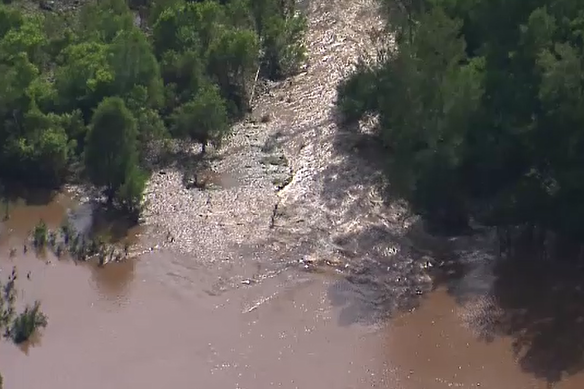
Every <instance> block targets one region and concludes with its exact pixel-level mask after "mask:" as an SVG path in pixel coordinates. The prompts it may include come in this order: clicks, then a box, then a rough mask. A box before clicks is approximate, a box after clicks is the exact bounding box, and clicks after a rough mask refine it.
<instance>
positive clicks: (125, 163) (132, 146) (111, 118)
mask: <svg viewBox="0 0 584 389" xmlns="http://www.w3.org/2000/svg"><path fill="white" fill-rule="evenodd" d="M137 136H138V132H137V125H136V119H135V118H134V116H133V115H132V113H131V112H130V110H129V109H128V108H127V107H126V104H125V103H124V101H123V100H122V99H121V98H119V97H108V98H105V99H104V100H103V101H102V102H101V103H100V104H99V105H98V107H97V109H96V110H95V113H94V115H93V119H92V121H91V125H90V127H89V131H88V133H87V141H86V148H85V167H86V170H87V174H88V176H89V178H90V180H91V182H92V183H93V184H95V185H96V186H98V187H105V191H104V193H105V195H106V196H107V199H108V202H110V203H111V202H112V201H113V200H114V197H115V195H116V193H117V192H118V190H119V189H120V188H121V187H122V186H123V185H124V183H126V181H127V180H128V179H129V178H130V176H131V175H132V174H133V173H134V172H135V170H133V167H134V166H136V164H137V147H136V146H137V144H136V143H137V141H136V140H137Z"/></svg>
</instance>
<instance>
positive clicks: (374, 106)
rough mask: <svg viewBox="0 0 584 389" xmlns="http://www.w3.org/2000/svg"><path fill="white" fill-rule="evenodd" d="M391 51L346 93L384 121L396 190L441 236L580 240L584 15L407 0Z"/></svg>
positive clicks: (569, 4) (342, 93)
mask: <svg viewBox="0 0 584 389" xmlns="http://www.w3.org/2000/svg"><path fill="white" fill-rule="evenodd" d="M384 3H385V4H386V5H387V7H386V8H387V10H388V15H389V17H388V20H389V25H390V26H391V34H392V35H393V36H394V37H395V45H393V46H389V47H387V48H385V50H382V54H383V55H382V56H380V57H379V58H378V60H376V61H373V62H363V63H361V64H360V66H358V68H357V70H356V71H355V72H354V73H353V74H352V75H351V76H350V77H349V78H347V79H346V80H344V81H343V82H342V83H341V85H339V99H338V105H339V108H340V110H341V112H342V113H343V114H344V117H345V119H346V120H347V121H355V120H359V119H360V118H362V117H363V116H364V115H366V114H374V115H378V117H379V123H380V125H379V140H380V142H381V143H382V144H383V145H384V146H385V147H386V148H387V161H388V166H389V171H390V172H391V173H392V179H394V180H395V181H396V182H399V187H400V188H401V190H402V195H403V196H404V197H406V198H407V199H408V200H410V201H411V203H412V205H413V207H414V209H415V210H416V211H418V212H419V213H421V214H422V215H424V216H426V217H427V219H429V220H433V221H436V222H437V223H439V224H440V225H451V226H464V225H465V224H466V223H467V222H468V220H469V219H471V218H472V219H475V220H478V221H480V222H482V223H485V224H488V225H498V226H500V225H530V226H541V227H543V228H544V229H546V230H552V231H555V232H557V233H559V234H561V235H563V236H569V237H572V238H575V239H578V240H582V239H583V238H584V227H582V226H583V224H582V223H581V222H580V221H581V220H582V218H584V196H583V195H584V159H583V156H584V114H583V113H584V110H583V109H582V108H584V106H583V104H584V94H583V93H584V88H583V86H584V83H583V81H584V40H583V37H584V3H582V2H581V1H575V0H560V1H556V0H554V1H551V0H532V1H503V0H501V1H493V0H400V1H397V2H390V1H386V2H384Z"/></svg>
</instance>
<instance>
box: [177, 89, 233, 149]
mask: <svg viewBox="0 0 584 389" xmlns="http://www.w3.org/2000/svg"><path fill="white" fill-rule="evenodd" d="M228 130H229V122H228V119H227V109H226V107H225V103H224V101H223V99H222V98H221V96H220V95H219V91H218V88H215V87H208V88H206V89H204V90H202V91H201V93H199V94H198V95H197V96H196V97H195V98H194V99H192V100H191V101H189V102H187V103H185V104H183V105H182V106H180V107H179V108H177V109H176V110H175V112H174V114H173V115H172V132H173V133H174V134H175V136H177V137H189V138H191V139H193V140H196V141H199V142H201V143H202V144H203V147H204V146H205V144H206V143H207V142H209V141H210V142H212V143H214V145H215V146H219V145H220V142H221V139H222V138H223V137H224V136H225V134H226V133H227V131H228Z"/></svg>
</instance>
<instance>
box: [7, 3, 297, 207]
mask: <svg viewBox="0 0 584 389" xmlns="http://www.w3.org/2000/svg"><path fill="white" fill-rule="evenodd" d="M23 1H24V0H23ZM18 3H19V2H18V1H15V2H12V3H11V4H10V5H2V4H0V72H1V73H2V79H1V80H0V167H1V168H0V179H2V180H6V181H10V180H12V181H14V180H17V181H21V182H22V181H24V183H25V184H28V185H43V186H51V187H56V186H59V185H61V184H62V183H63V182H64V181H65V180H66V179H67V177H68V176H69V175H70V173H71V172H72V171H73V170H74V171H79V169H76V167H78V166H81V167H84V169H82V171H83V172H84V173H86V174H85V175H86V176H87V178H89V179H90V180H91V182H93V183H94V184H95V185H96V186H98V187H103V188H104V193H105V194H106V196H107V199H108V200H109V202H110V203H112V204H115V205H116V206H119V207H121V208H123V209H125V210H127V211H130V212H135V211H137V210H138V209H139V205H140V200H141V195H142V191H143V189H144V185H145V182H146V175H145V173H144V171H143V170H144V169H143V167H142V166H141V163H140V162H141V160H142V157H143V156H144V155H143V152H144V150H146V146H148V144H149V142H151V141H152V140H154V139H159V138H161V137H165V136H173V137H187V138H191V139H194V140H197V141H200V142H201V143H203V144H204V145H205V144H206V143H207V142H210V143H212V144H215V145H219V144H220V141H221V139H222V138H224V136H225V135H226V134H227V132H228V130H229V128H230V123H231V122H233V121H234V120H237V119H238V118H240V117H241V116H242V115H243V114H244V113H245V112H246V111H247V109H248V104H249V101H248V100H249V93H250V90H251V86H252V85H253V83H254V80H255V77H256V74H257V72H258V69H259V70H260V73H261V74H262V75H263V76H264V77H270V78H278V77H285V76H286V75H288V74H290V73H291V72H293V71H294V70H295V69H296V67H297V65H298V64H299V61H301V60H302V58H303V46H302V34H303V31H304V29H305V20H304V18H303V17H302V16H300V15H299V14H297V13H296V11H295V5H294V2H293V1H289V0H288V1H287V0H284V1H282V0H253V1H252V0H221V1H220V0H215V1H214V0H207V1H184V0H161V1H156V2H144V1H133V2H130V3H129V4H128V3H126V2H125V0H100V1H98V2H89V3H86V4H85V5H84V6H82V7H81V9H79V10H70V11H67V10H65V11H63V12H59V13H56V12H55V13H53V12H30V11H29V12H24V11H21V10H20V9H23V8H26V7H19V4H18ZM131 8H133V9H136V10H138V9H139V10H140V13H139V14H140V15H141V16H142V23H136V13H134V12H133V11H132V10H131ZM73 168H75V169H73Z"/></svg>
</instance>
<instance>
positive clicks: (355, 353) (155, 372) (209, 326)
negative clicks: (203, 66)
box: [0, 0, 584, 389]
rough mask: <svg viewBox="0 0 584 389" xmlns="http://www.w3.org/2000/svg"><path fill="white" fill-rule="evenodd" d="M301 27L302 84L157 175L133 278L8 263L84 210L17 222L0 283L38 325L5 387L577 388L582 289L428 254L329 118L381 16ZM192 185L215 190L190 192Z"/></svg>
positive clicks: (351, 3) (62, 202)
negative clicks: (42, 229) (189, 180)
mask: <svg viewBox="0 0 584 389" xmlns="http://www.w3.org/2000/svg"><path fill="white" fill-rule="evenodd" d="M306 9H307V12H308V16H309V31H308V36H307V48H308V58H309V59H308V63H307V65H306V67H305V69H304V70H303V72H302V73H301V74H299V75H297V76H295V77H293V78H291V79H290V80H287V81H284V82H282V83H279V84H273V85H269V86H268V88H267V89H266V90H265V91H264V93H260V94H259V96H258V98H257V99H256V102H255V106H254V113H253V117H252V119H251V120H248V121H246V122H243V123H240V124H238V125H237V126H236V127H235V129H234V132H233V136H232V138H231V139H230V140H229V141H228V142H226V144H225V145H224V147H223V148H221V149H220V150H211V152H210V153H209V156H208V157H207V158H208V159H206V160H205V163H203V164H201V163H200V161H199V160H198V149H196V148H194V149H192V150H190V149H188V148H183V149H180V150H177V151H179V152H180V154H181V155H180V163H175V164H161V165H160V166H159V167H158V168H157V170H156V172H155V174H154V175H153V176H152V178H151V180H150V182H149V185H148V188H147V190H146V195H145V200H146V209H145V212H144V220H143V224H142V225H141V226H139V227H137V228H133V229H130V230H128V229H127V228H123V226H122V227H121V228H120V229H119V233H120V235H121V236H124V237H126V239H129V240H130V241H131V242H132V244H133V250H134V254H135V255H131V256H130V258H129V259H128V260H127V261H123V262H121V263H111V264H108V265H107V266H106V267H103V268H99V267H98V266H96V264H95V263H80V262H76V261H71V260H68V259H66V258H63V259H61V260H58V259H56V258H54V257H50V256H49V257H47V258H44V259H42V260H39V259H38V258H36V257H35V256H34V255H32V253H28V254H26V255H25V254H23V253H21V252H20V251H19V253H18V254H17V255H16V256H14V257H12V258H10V257H9V256H8V250H9V248H10V247H13V246H15V245H19V244H21V242H22V240H23V239H24V238H25V237H26V236H27V234H28V233H29V231H30V230H31V228H32V227H33V226H34V225H35V224H36V223H37V222H38V220H39V218H43V220H45V221H46V222H47V224H48V225H49V226H52V227H55V226H58V225H59V223H61V221H62V220H63V217H64V215H66V214H67V213H68V212H69V213H71V212H73V214H75V215H78V216H77V217H76V219H75V223H77V225H79V226H88V225H91V224H92V220H93V216H92V214H91V212H86V211H84V209H85V208H84V207H87V204H89V203H88V200H89V198H85V199H82V201H81V205H79V203H77V202H76V201H72V200H71V198H69V197H68V196H65V195H59V196H57V197H56V198H54V199H53V200H52V202H51V203H50V204H49V205H38V206H34V205H27V206H17V207H15V208H14V209H13V214H12V215H13V217H12V218H11V219H10V221H9V223H7V224H6V227H7V228H8V230H10V233H9V234H6V235H4V234H3V235H1V236H0V237H1V239H0V250H1V251H0V252H1V253H2V254H1V255H0V269H2V272H0V275H2V274H5V270H7V269H11V268H12V266H13V265H16V266H18V268H19V271H20V272H21V274H27V273H28V272H30V274H31V280H26V282H25V283H24V284H25V285H24V286H23V290H22V291H21V298H22V299H23V301H28V300H34V299H36V298H40V299H42V302H43V310H44V311H45V312H46V313H47V315H48V318H49V325H48V327H47V328H46V329H45V330H44V331H42V333H40V334H39V335H40V336H39V337H38V338H36V339H35V340H34V341H33V342H32V343H30V344H28V347H25V348H23V349H19V348H17V347H15V346H14V345H12V344H10V343H8V342H0V370H1V371H2V374H3V376H4V385H5V388H10V389H20V388H36V387H41V386H42V387H44V388H59V389H63V388H78V387H84V388H87V389H92V388H103V387H108V388H127V389H131V388H150V387H158V386H162V385H164V386H171V387H175V388H183V387H204V388H209V389H213V388H218V389H219V388H221V389H224V388H229V387H231V388H242V389H243V388H262V389H263V388H272V387H274V388H286V389H288V388H289V389H294V388H343V389H344V388H347V389H366V388H367V389H368V388H376V387H377V388H391V389H420V388H424V389H426V388H427V389H442V388H451V387H458V388H478V387H481V388H492V389H501V388H502V389H540V388H542V389H543V388H549V387H555V388H557V389H572V388H574V389H575V388H580V387H582V383H583V382H584V381H583V380H584V378H583V377H582V374H581V373H579V370H578V366H579V365H578V351H577V348H578V346H579V345H580V344H582V342H581V336H579V334H580V333H581V332H578V329H579V328H580V324H578V323H580V322H579V321H578V319H577V316H578V315H579V312H580V310H579V309H577V307H578V305H574V304H571V305H569V306H568V305H565V304H564V303H562V302H567V301H573V298H574V297H576V298H577V297H579V295H578V293H576V294H575V293H572V292H573V291H574V290H577V286H578V285H579V284H578V280H577V277H576V276H572V278H570V277H567V276H566V275H565V274H562V275H561V276H560V275H558V276H557V277H554V278H546V277H547V276H548V275H549V274H550V272H549V271H548V269H547V268H544V267H542V268H541V269H537V270H534V271H533V272H532V273H529V272H525V271H522V270H523V269H521V268H515V269H504V268H503V269H501V268H498V267H497V266H495V262H496V261H495V260H494V258H493V255H492V253H489V252H488V251H484V250H483V251H480V250H478V249H477V248H485V247H489V245H490V241H489V240H490V239H491V237H490V236H488V234H483V235H481V234H477V235H476V236H470V237H460V238H457V239H444V238H436V237H431V236H429V235H428V234H425V233H424V231H423V229H422V228H421V227H420V224H419V223H417V222H416V219H415V218H412V219H408V220H407V221H404V216H405V215H406V214H407V212H406V211H407V210H406V207H405V206H404V205H403V204H401V203H399V202H390V201H386V200H385V199H387V197H386V195H387V191H388V189H390V187H389V185H388V183H387V182H386V181H385V178H384V176H383V175H382V174H381V173H380V170H379V165H378V164H377V163H376V160H378V158H376V157H377V153H380V152H381V151H380V150H377V149H375V147H373V146H372V145H370V143H369V142H367V141H366V139H367V136H366V134H365V135H363V133H366V130H367V128H366V127H367V126H366V125H364V126H363V128H362V132H361V133H360V132H357V131H356V130H355V129H346V128H342V127H339V126H338V124H337V122H336V120H335V110H334V102H335V98H336V97H335V96H336V92H335V88H336V84H337V82H338V81H339V80H340V79H341V78H342V77H343V76H344V75H345V73H346V72H347V70H348V68H349V67H350V65H351V63H352V61H354V60H355V59H356V58H357V57H358V56H359V55H360V54H361V53H362V52H365V51H366V50H368V49H371V47H374V46H373V45H372V37H371V36H370V35H371V34H369V32H370V31H368V30H367V29H365V28H364V27H363V26H368V27H369V28H371V29H373V30H375V31H378V30H379V29H381V28H382V27H383V21H382V20H381V18H379V17H378V16H377V15H378V14H377V13H376V3H375V2H374V1H372V0H371V1H369V0H335V1H332V2H331V1H329V2H325V1H311V2H308V3H307V4H306ZM262 118H264V119H262ZM170 160H172V159H170ZM185 172H186V173H187V177H193V175H194V174H202V175H204V176H205V177H210V178H209V179H208V181H209V183H210V184H212V185H208V186H207V187H206V188H205V189H203V190H200V189H197V188H193V189H187V188H186V187H185V185H184V184H185V183H184V182H183V178H184V173H185ZM169 237H170V239H169ZM453 258H455V259H456V260H453ZM436 268H441V269H442V270H441V272H440V274H435V276H436V277H435V278H434V279H433V280H432V279H431V278H430V275H429V274H430V273H432V272H433V271H434V270H433V269H436ZM438 275H441V276H442V277H438ZM558 280H561V281H562V282H563V284H562V283H560V282H559V281H558ZM518 284H520V285H519V286H521V287H518ZM542 285H545V286H546V289H545V290H556V289H554V288H559V289H558V293H557V294H554V295H552V296H548V295H546V294H542V292H541V290H543V288H542ZM561 285H565V286H563V287H561ZM538 290H539V291H540V293H539V294H538V293H537V291H538ZM530 296H532V297H530ZM533 296H534V297H533ZM546 296H547V297H546ZM570 296H571V297H570ZM544 297H545V298H544ZM568 297H570V298H568ZM537 307H539V308H542V309H539V308H538V309H539V310H538V309H536V308H537ZM556 316H558V317H561V318H563V320H565V325H564V326H563V327H561V328H560V330H557V329H556V330H554V328H555V327H554V323H555V322H554V320H553V319H554V318H555V317H556ZM389 318H391V320H389ZM566 323H568V324H566ZM569 323H571V324H569ZM559 334H565V336H563V337H562V339H563V340H562V342H554V340H553V339H554V338H553V335H559ZM489 336H490V338H489ZM565 338H568V339H569V340H565ZM571 345H572V346H573V347H569V346H571ZM559 346H562V347H559ZM562 350H564V351H562ZM553 361H556V362H555V363H552V362H553ZM571 373H573V374H571ZM553 385H556V386H553Z"/></svg>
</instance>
